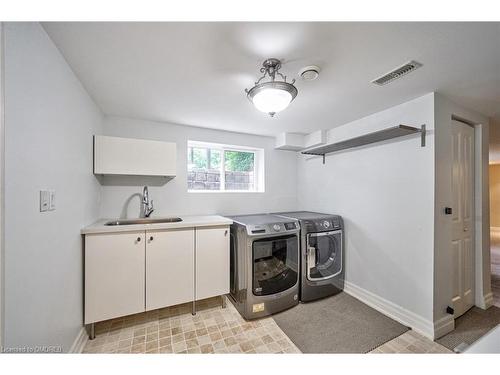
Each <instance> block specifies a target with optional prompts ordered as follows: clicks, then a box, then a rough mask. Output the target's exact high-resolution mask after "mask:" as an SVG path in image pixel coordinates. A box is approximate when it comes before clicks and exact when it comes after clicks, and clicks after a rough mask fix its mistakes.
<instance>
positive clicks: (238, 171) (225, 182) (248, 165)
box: [187, 141, 264, 191]
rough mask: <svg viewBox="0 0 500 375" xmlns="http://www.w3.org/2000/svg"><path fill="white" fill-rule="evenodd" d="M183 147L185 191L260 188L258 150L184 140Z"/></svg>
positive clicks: (259, 152) (248, 189) (255, 189)
mask: <svg viewBox="0 0 500 375" xmlns="http://www.w3.org/2000/svg"><path fill="white" fill-rule="evenodd" d="M187 151H188V155H187V160H188V163H187V164H188V168H187V169H188V170H187V173H188V178H187V183H188V190H189V191H200V190H201V191H263V190H264V189H263V181H259V178H258V176H259V175H262V174H263V171H262V170H261V169H262V168H263V164H262V163H259V160H262V157H263V151H262V150H260V149H249V148H245V149H238V146H229V145H221V144H210V143H204V142H195V141H188V149H187ZM258 155H261V157H260V158H259V157H258ZM259 172H260V173H259ZM259 183H260V185H259Z"/></svg>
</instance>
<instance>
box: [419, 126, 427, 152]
mask: <svg viewBox="0 0 500 375" xmlns="http://www.w3.org/2000/svg"><path fill="white" fill-rule="evenodd" d="M425 133H426V130H425V125H422V126H420V146H421V147H425Z"/></svg>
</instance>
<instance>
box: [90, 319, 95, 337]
mask: <svg viewBox="0 0 500 375" xmlns="http://www.w3.org/2000/svg"><path fill="white" fill-rule="evenodd" d="M89 331H90V333H89V339H90V340H93V339H95V323H92V324H91V325H90V327H89Z"/></svg>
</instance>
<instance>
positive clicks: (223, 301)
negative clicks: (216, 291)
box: [220, 295, 226, 309]
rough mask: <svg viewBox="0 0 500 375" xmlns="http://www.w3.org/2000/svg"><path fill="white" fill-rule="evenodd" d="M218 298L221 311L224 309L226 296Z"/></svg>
mask: <svg viewBox="0 0 500 375" xmlns="http://www.w3.org/2000/svg"><path fill="white" fill-rule="evenodd" d="M220 298H221V306H222V308H223V309H225V308H226V296H225V295H222V296H220Z"/></svg>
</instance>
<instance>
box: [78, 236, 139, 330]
mask: <svg viewBox="0 0 500 375" xmlns="http://www.w3.org/2000/svg"><path fill="white" fill-rule="evenodd" d="M144 237H145V233H144V232H136V233H120V234H115V233H113V234H98V235H92V236H86V237H85V324H90V323H94V322H99V321H102V320H107V319H111V318H116V317H119V316H124V315H130V314H135V313H138V312H142V311H144V290H145V272H144V271H145V270H144V264H145V260H146V258H145V241H144Z"/></svg>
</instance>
